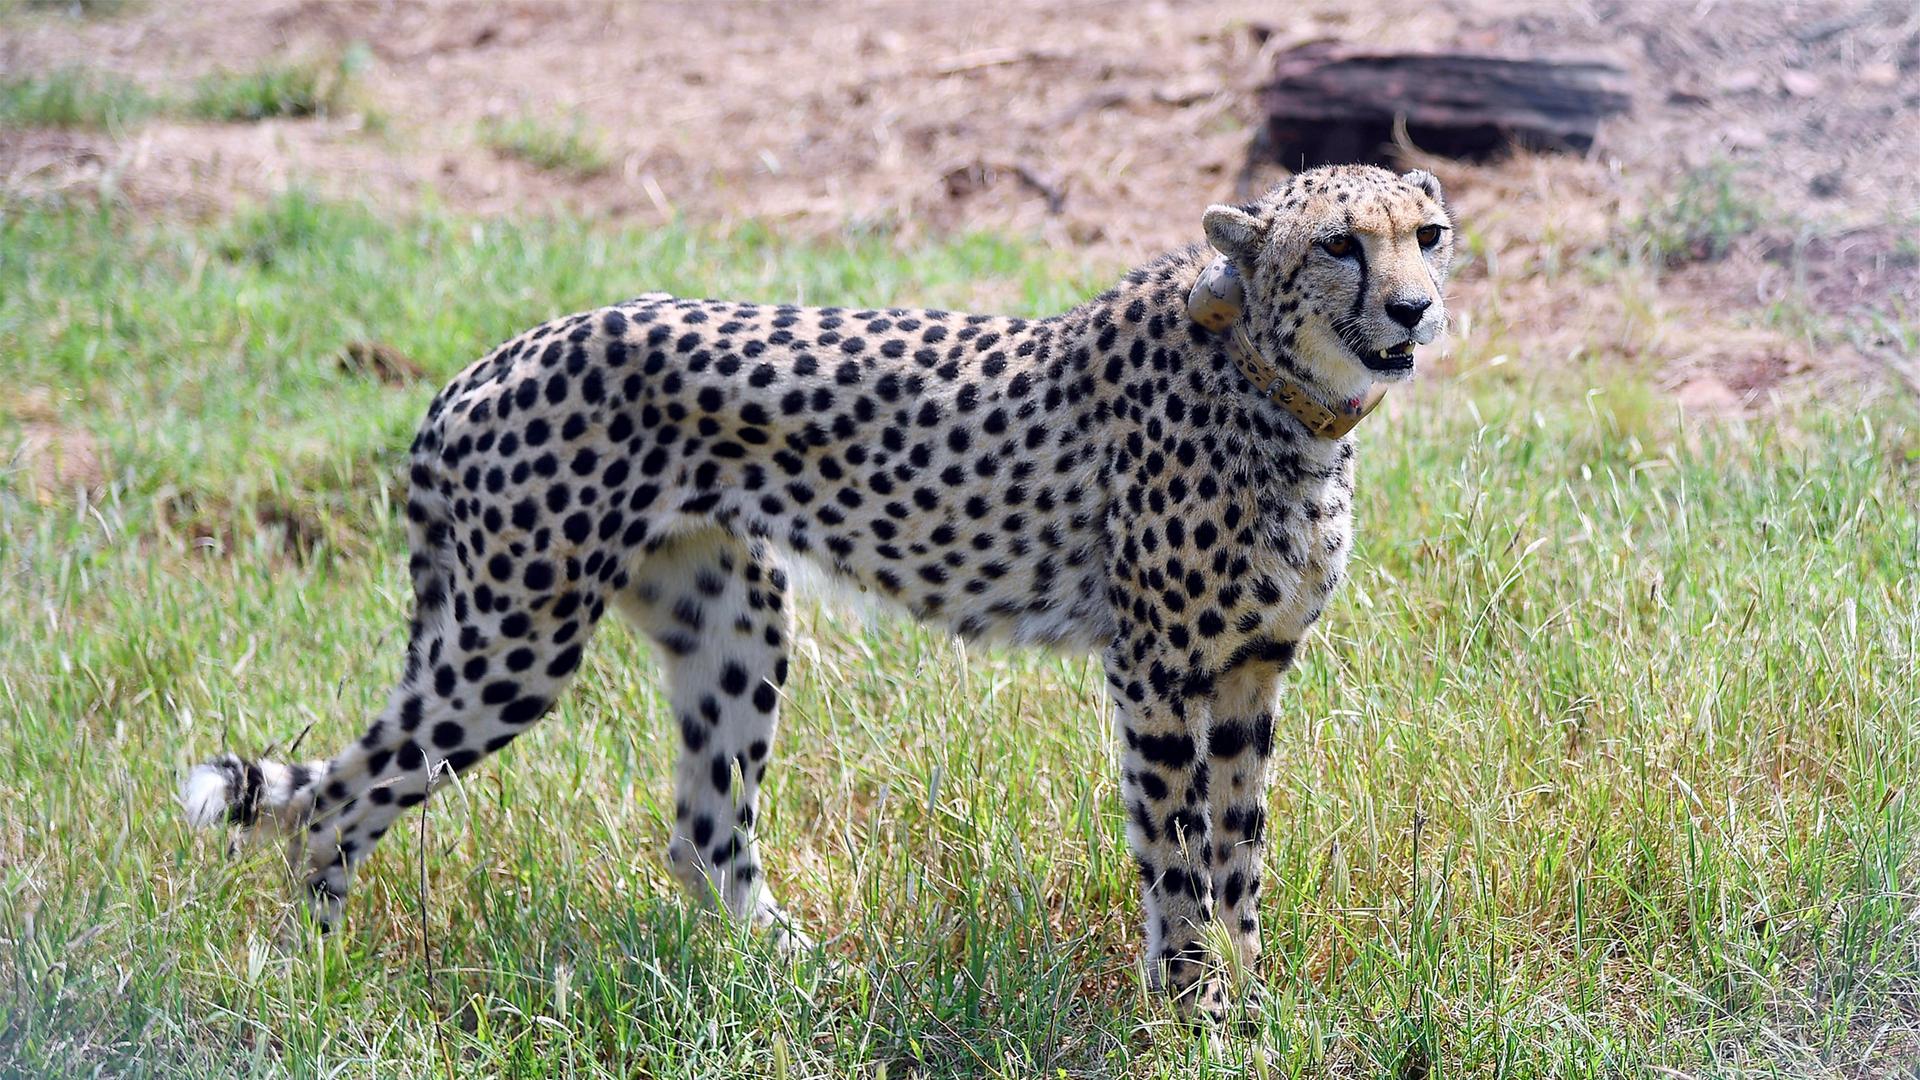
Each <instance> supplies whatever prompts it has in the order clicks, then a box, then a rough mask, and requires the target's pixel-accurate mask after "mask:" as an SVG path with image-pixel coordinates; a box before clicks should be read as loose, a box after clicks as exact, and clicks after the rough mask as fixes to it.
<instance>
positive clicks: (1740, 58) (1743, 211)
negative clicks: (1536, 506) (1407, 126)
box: [0, 0, 1920, 411]
mask: <svg viewBox="0 0 1920 1080" xmlns="http://www.w3.org/2000/svg"><path fill="white" fill-rule="evenodd" d="M4 17H5V18H6V19H7V20H8V21H9V22H11V23H12V25H10V26H7V27H6V28H5V32H4V33H0V79H13V78H21V77H26V76H29V75H32V74H34V73H39V72H46V71H50V70H53V69H57V68H61V67H65V66H71V65H81V66H89V67H95V68H101V69H106V70H110V71H113V72H117V73H120V74H122V75H124V76H127V77H130V78H132V79H133V80H135V81H136V82H138V83H140V84H141V85H143V86H145V87H147V88H148V89H150V90H153V91H155V92H162V93H173V94H176V95H178V94H183V93H185V92H186V91H187V90H188V89H189V88H190V87H191V86H192V84H193V81H194V80H195V79H196V78H197V77H199V76H201V75H203V74H205V73H207V72H209V71H212V70H214V69H216V68H226V69H232V70H246V69H250V68H254V67H258V66H261V65H264V64H268V63H274V62H286V61H300V60H310V59H319V60H322V61H328V60H331V59H332V58H336V57H338V56H340V55H342V54H343V52H344V51H345V50H347V49H348V48H349V47H350V46H352V45H353V44H354V43H361V44H363V45H364V46H365V47H366V48H367V49H368V50H370V51H371V54H372V56H373V57H374V61H375V62H374V63H372V64H371V65H369V66H368V67H367V68H366V69H365V70H364V71H362V72H360V73H359V74H358V75H357V76H356V77H355V80H354V86H353V92H352V95H351V98H350V103H351V104H350V106H349V107H348V108H345V109H342V110H337V111H336V112H335V113H334V114H333V115H329V116H323V117H318V118H311V119H299V120H269V121H264V122H259V123H252V124H208V123H188V122H181V121H176V120H164V119H163V120H156V121H150V122H147V123H145V124H143V125H141V126H138V127H135V128H133V129H131V130H128V131H124V132H93V131H67V130H33V131H18V130H16V131H5V130H0V192H4V193H10V194H13V195H16V196H17V195H22V194H24V195H39V194H45V193H48V192H67V193H83V194H84V193H91V192H96V191H99V190H102V189H103V187H104V188H105V189H108V190H111V191H113V192H115V193H116V194H117V195H118V196H119V197H121V198H124V199H125V200H127V201H129V202H131V203H132V204H133V205H135V206H136V207H139V208H142V209H143V210H145V211H148V212H152V213H156V214H166V215H187V216H196V217H197V216H207V215H213V214H217V213H219V212H221V211H223V210H224V209H225V208H227V207H228V206H230V205H231V204H233V203H234V202H235V201H236V200H248V199H254V198H258V197H260V196H263V195H266V194H270V193H273V192H277V191H280V190H283V189H286V188H288V187H294V186H298V187H304V188H307V189H311V190H317V191H320V192H322V193H327V194H335V195H342V196H351V197H368V196H371V197H373V198H375V199H377V200H378V201H379V202H380V203H382V204H383V205H389V206H402V207H403V206H405V205H407V204H408V203H409V202H412V201H414V200H418V199H421V198H423V197H426V196H428V194H429V193H431V197H432V198H433V199H435V200H436V201H438V202H440V203H442V204H445V205H450V206H452V207H454V208H456V209H459V210H462V211H469V212H475V213H481V214H504V213H526V212H530V211H541V210H546V209H551V208H564V209H567V210H571V211H576V212H588V213H596V214H603V215H606V216H607V217H609V218H612V219H631V220H638V221H642V222H649V221H663V220H667V219H670V218H676V217H677V218H682V219H685V220H688V221H692V222H695V223H699V224H702V225H708V226H713V227H718V228H725V227H726V226H727V225H728V224H730V223H732V222H736V221H741V220H748V219H751V220H755V221H760V222H765V223H770V224H772V225H774V226H775V227H778V228H781V229H782V230H784V231H786V232H788V233H790V234H792V235H796V236H812V235H826V234H832V233H835V232H837V231H840V230H843V229H845V228H848V227H849V226H860V227H874V226H878V227H884V228H888V229H891V230H894V231H895V232H896V233H897V234H898V235H900V236H901V237H902V238H903V240H904V241H906V242H911V241H912V240H914V239H916V238H918V237H921V236H926V235H937V234H941V233H946V232H951V231H954V230H971V229H986V230H994V231H999V232H1009V233H1013V234H1017V235H1031V236H1036V237H1038V238H1040V239H1041V240H1043V241H1044V242H1045V243H1046V244H1048V245H1050V246H1052V247H1053V248H1055V249H1057V250H1059V251H1062V252H1066V253H1069V254H1070V255H1071V256H1073V257H1076V258H1083V259H1085V260H1089V261H1091V262H1094V263H1096V264H1111V265H1112V266H1113V267H1115V268H1116V269H1117V268H1118V267H1120V266H1122V265H1123V264H1125V263H1128V262H1131V261H1134V260H1137V259H1139V258H1141V257H1143V256H1146V255H1148V254H1150V253H1153V252H1155V251H1158V250H1162V249H1165V248H1167V247H1170V246H1175V245H1178V244H1184V243H1189V242H1192V241H1194V240H1197V239H1198V238H1199V230H1198V222H1199V214H1200V210H1201V209H1202V208H1203V207H1204V206H1205V205H1206V204H1207V203H1209V202H1212V201H1218V200H1222V199H1230V198H1234V197H1238V196H1244V195H1246V194H1249V193H1251V192H1253V191H1255V190H1257V189H1258V188H1260V187H1261V186H1262V185H1264V184H1265V183H1268V182H1270V181H1271V180H1273V179H1276V178H1278V177H1279V176H1280V175H1282V173H1281V172H1280V171H1279V170H1278V169H1277V168H1275V167H1272V166H1265V165H1258V164H1249V150H1250V147H1251V146H1252V144H1253V142H1254V137H1255V133H1256V130H1257V127H1258V124H1259V121H1260V117H1259V116H1258V114H1257V107H1256V96H1257V95H1256V93H1255V91H1256V89H1257V87H1258V86H1259V85H1260V83H1261V82H1262V80H1263V78H1264V76H1265V73H1266V71H1267V70H1268V68H1269V67H1270V64H1271V59H1272V56H1273V55H1274V54H1275V53H1276V52H1277V51H1279V50H1283V49H1287V48H1291V47H1294V46H1296V45H1300V44H1304V43H1307V42H1310V41H1316V40H1326V39H1337V40H1344V41H1351V42H1356V43H1363V44H1369V45H1373V46H1382V47H1398V48H1442V47H1459V48H1487V49H1500V50H1512V51H1519V52H1524V53H1529V54H1533V53H1552V52H1556V51H1582V52H1595V51H1598V52H1603V53H1605V54H1607V55H1610V56H1612V57H1614V58H1615V59H1617V60H1619V61H1621V62H1622V63H1624V64H1626V65H1627V66H1628V68H1629V69H1630V70H1631V71H1632V72H1633V73H1634V76H1635V81H1636V84H1637V85H1638V86H1639V87H1640V88H1641V90H1640V93H1639V94H1638V96H1637V99H1636V102H1635V108H1634V111H1633V113H1632V115H1631V116H1629V117H1627V118H1625V119H1622V120H1617V121H1613V122H1610V123H1608V124H1607V125H1605V126H1604V127H1603V129H1602V133H1601V138H1600V141H1599V144H1598V145H1597V146H1596V147H1595V149H1594V151H1593V152H1592V153H1590V154H1588V155H1586V156H1584V157H1572V158H1570V157H1555V156H1544V155H1535V154H1517V155H1515V156H1513V157H1511V158H1509V159H1506V160H1504V161H1501V162H1498V163H1494V164H1489V165H1464V164H1457V163H1452V162H1447V161H1440V160H1431V159H1425V158H1423V157H1422V156H1421V155H1420V154H1419V153H1418V152H1417V150H1413V151H1410V152H1409V154H1408V160H1410V161H1414V162H1418V163H1420V164H1423V165H1425V166H1426V167H1429V168H1432V169H1433V170H1434V171H1436V172H1437V173H1439V174H1440V176H1441V177H1442V179H1443V180H1444V181H1445V182H1446V184H1447V186H1448V191H1449V194H1450V196H1451V198H1452V199H1453V201H1454V203H1455V206H1456V210H1457V213H1458V214H1459V216H1460V217H1462V218H1463V219H1464V221H1465V222H1467V223H1468V224H1469V226H1470V228H1471V229H1472V231H1473V232H1474V233H1475V234H1477V236H1476V251H1475V252H1474V256H1473V258H1472V259H1471V260H1469V262H1468V264H1467V266H1466V267H1465V269H1464V271H1463V273H1462V274H1461V275H1460V277H1459V279H1458V284H1457V289H1456V292H1457V295H1456V296H1455V297H1454V306H1455V308H1456V310H1457V311H1458V312H1459V313H1460V314H1461V316H1462V318H1461V319H1460V325H1459V327H1458V332H1457V334H1456V343H1457V345H1458V346H1459V347H1458V348H1457V349H1456V350H1455V353H1454V355H1455V356H1456V357H1458V358H1460V360H1459V362H1460V363H1465V364H1485V363H1486V362H1487V361H1488V360H1489V359H1498V358H1502V357H1511V358H1512V359H1516V360H1526V361H1529V362H1534V363H1539V362H1558V361H1561V360H1563V359H1569V358H1571V359H1575V360H1582V359H1584V360H1587V361H1599V362H1602V363H1608V364H1611V363H1614V362H1618V363H1619V364H1620V365H1622V367H1621V370H1623V371H1629V372H1632V373H1636V374H1643V375H1644V376H1646V377H1648V378H1651V379H1652V380H1653V381H1654V382H1655V383H1656V384H1657V385H1659V386H1661V387H1663V388H1665V389H1669V390H1674V391H1676V392H1677V393H1678V394H1679V398H1680V400H1681V401H1682V402H1683V404H1686V405H1688V406H1689V407H1691V408H1696V409H1702V410H1707V411H1727V410H1743V409H1752V408H1757V407H1761V406H1763V405H1765V404H1766V403H1767V402H1768V401H1770V400H1772V399H1773V398H1775V397H1776V396H1780V395H1786V396H1795V395H1798V394H1803V393H1806V392H1810V391H1811V392H1824V391H1826V390H1830V389H1832V388H1834V387H1835V386H1845V387H1847V388H1849V389H1850V390H1852V391H1856V392H1861V393H1865V394H1868V395H1872V394H1876V393H1881V392H1900V391H1898V390H1897V389H1894V388H1897V387H1900V386H1901V385H1903V380H1906V381H1907V382H1908V383H1911V384H1913V385H1920V383H1914V382H1913V380H1914V374H1913V371H1912V362H1913V357H1912V356H1911V355H1909V352H1908V350H1909V349H1910V348H1911V346H1909V345H1904V344H1903V343H1902V339H1901V337H1900V335H1899V333H1898V332H1897V327H1899V326H1901V325H1906V326H1911V325H1912V322H1913V320H1914V319H1915V318H1916V316H1915V312H1916V311H1920V265H1917V264H1916V260H1917V259H1920V245H1916V243H1915V238H1914V233H1915V228H1916V223H1917V222H1920V149H1916V147H1920V8H1916V7H1915V6H1913V5H1911V4H1901V3H1862V2H1847V3H1839V2H1827V3H1805V4H1786V3H1765V4H1758V3H1724V2H1722V3H1716V2H1713V0H1701V2H1697V3H1680V2H1678V0H1676V2H1673V3H1661V2H1655V0H1638V2H1636V0H1590V2H1586V3H1569V4H1537V3H1536V4H1527V3H1519V2H1514V0H1474V2H1468V0H1428V2H1419V3H1416V2H1413V0H1380V2H1375V3H1369V4H1364V5H1357V4H1352V3H1349V2H1345V0H1294V2H1290V3H1288V4H1285V5H1265V4H1254V3H1245V2H1235V0H1196V2H1192V3H1179V4H1172V3H1117V2H1103V3H1085V2H1074V3H1055V4H1037V3H1023V4H1008V5H1002V4H961V3H957V2H954V3H948V2H942V3H888V4H877V5H863V4H856V3H850V2H845V0H831V2H817V3H784V4H778V5H759V4H731V3H665V2H661V3H632V4H623V3H607V2H578V3H559V2H522V3H511V4H486V5H480V4H402V3H389V2H372V0H365V2H329V0H279V2H251V3H240V4H232V3H196V4H190V5H189V4H175V3H162V2H153V3H149V4H147V5H145V6H139V7H135V8H134V9H133V10H131V11H129V12H127V13H125V14H123V15H119V16H116V17H112V18H105V19H79V18H73V17H68V16H64V15H58V14H54V15H48V14H22V13H13V14H8V15H6V16H4ZM519 117H532V118H535V119H537V120H539V121H541V122H543V123H549V124H551V125H552V126H553V128H554V129H555V130H566V129H568V128H570V127H572V126H575V125H577V126H578V127H579V128H580V130H582V131H583V132H585V133H587V134H589V135H590V136H591V137H592V138H594V139H597V140H598V141H599V143H600V144H601V145H602V146H603V147H604V149H605V150H606V153H607V157H608V160H609V161H610V162H611V166H610V167H608V168H605V169H602V170H599V171H598V172H587V171H581V172H572V171H569V170H567V169H564V168H562V169H553V170H543V169H540V168H538V167H535V166H533V165H530V164H527V163H525V162H522V161H519V160H515V159H512V158H510V157H507V156H503V155H502V154H500V153H498V152H497V151H495V150H493V149H490V148H489V147H488V146H487V144H486V142H485V141H484V139H483V137H482V131H483V129H484V126H485V125H486V124H487V123H488V122H490V121H495V120H501V119H508V118H519ZM1715 170H1721V171H1723V172H1724V173H1725V174H1726V175H1729V176H1731V177H1732V180H1731V184H1732V187H1731V191H1732V196H1731V200H1732V207H1731V209H1732V210H1733V211H1736V213H1735V214H1734V218H1735V219H1737V221H1736V226H1737V227H1733V228H1730V229H1726V230H1725V235H1724V236H1721V235H1719V234H1718V233H1713V232H1712V229H1713V228H1714V226H1713V223H1712V222H1711V221H1702V222H1696V221H1694V219H1693V218H1691V217H1688V216H1687V215H1688V214H1690V213H1696V214H1697V211H1698V208H1697V207H1695V208H1694V210H1692V211H1689V210H1687V209H1685V208H1684V207H1683V208H1682V209H1680V210H1679V211H1676V210H1675V209H1674V207H1675V206H1676V205H1677V200H1678V199H1679V195H1678V194H1677V193H1678V192H1680V191H1682V190H1684V189H1685V187H1686V184H1687V182H1688V178H1689V177H1699V176H1702V175H1719V173H1716V172H1715ZM1662 220H1666V221H1669V222H1672V221H1677V223H1678V226H1679V227H1680V228H1681V231H1683V232H1684V231H1685V229H1686V228H1690V227H1692V226H1694V225H1696V224H1698V225H1700V226H1701V227H1702V228H1705V229H1707V230H1708V239H1703V240H1700V241H1699V242H1697V243H1692V244H1691V246H1690V245H1689V243H1682V244H1681V245H1680V246H1679V248H1678V249H1677V250H1668V251H1666V252H1665V253H1664V254H1656V257H1653V258H1651V259H1649V258H1647V249H1648V244H1649V243H1650V242H1651V240H1652V239H1653V237H1652V232H1653V230H1651V229H1650V228H1649V227H1648V225H1647V223H1648V222H1649V221H1662ZM1890 327H1892V328H1895V329H1890ZM1909 336H1910V334H1909ZM1442 366H1443V368H1444V366H1445V365H1444V364H1443V365H1442Z"/></svg>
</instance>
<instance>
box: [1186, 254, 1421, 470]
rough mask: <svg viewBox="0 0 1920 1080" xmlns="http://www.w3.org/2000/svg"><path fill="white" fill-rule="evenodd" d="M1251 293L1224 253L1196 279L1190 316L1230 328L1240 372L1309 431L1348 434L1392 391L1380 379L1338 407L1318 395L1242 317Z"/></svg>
mask: <svg viewBox="0 0 1920 1080" xmlns="http://www.w3.org/2000/svg"><path fill="white" fill-rule="evenodd" d="M1246 299H1247V294H1246V287H1245V285H1244V284H1243V283H1242V282H1241V280H1240V271H1239V269H1238V268H1237V267H1235V266H1234V265H1233V261H1232V260H1231V259H1228V258H1227V257H1226V256H1224V255H1222V256H1221V257H1220V258H1218V259H1215V260H1214V261H1213V262H1212V263H1210V264H1209V265H1208V266H1207V268H1206V269H1205V270H1202V271H1201V272H1200V279H1199V280H1198V281H1195V282H1194V283H1193V290H1192V291H1191V292H1189V293H1188V294H1187V316H1188V317H1189V318H1191V319H1192V320H1193V321H1194V322H1196V323H1199V324H1200V325H1201V326H1203V327H1205V328H1207V329H1208V330H1212V331H1214V332H1215V333H1218V332H1220V331H1222V330H1229V328H1230V330H1231V332H1230V333H1229V335H1228V341H1229V342H1230V344H1231V347H1230V348H1229V350H1228V351H1229V352H1231V353H1232V354H1233V362H1234V364H1235V365H1236V366H1237V367H1239V369H1240V374H1242V375H1244V376H1246V379H1247V381H1248V382H1250V383H1252V384H1253V388H1254V389H1255V390H1258V391H1259V392H1260V396H1261V397H1264V398H1266V399H1267V400H1268V401H1271V402H1273V403H1274V404H1275V405H1278V406H1280V407H1281V408H1283V409H1285V410H1287V411H1288V412H1290V413H1292V414H1293V417H1294V419H1296V420H1298V421H1300V423H1301V424H1302V425H1304V426H1305V427H1306V429H1307V430H1308V431H1310V432H1312V433H1313V434H1315V435H1318V436H1319V437H1321V438H1323V439H1340V438H1345V437H1346V434H1347V432H1349V431H1352V430H1353V427H1354V425H1355V424H1358V423H1359V422H1360V421H1362V420H1364V419H1366V418H1367V414H1368V413H1370V412H1372V411H1373V410H1374V408H1375V407H1376V406H1378V405H1379V404H1380V402H1381V400H1382V399H1384V398H1385V397H1386V396H1387V388H1386V385H1385V384H1384V383H1375V384H1374V385H1373V389H1371V390H1368V391H1367V392H1366V394H1365V395H1363V396H1361V397H1357V398H1354V399H1353V400H1352V401H1346V402H1342V403H1341V404H1340V407H1339V408H1337V409H1330V408H1328V407H1327V406H1325V405H1322V404H1320V403H1319V402H1318V401H1316V400H1314V398H1313V395H1311V394H1309V393H1307V390H1306V387H1304V386H1301V385H1300V384H1299V383H1298V382H1296V381H1295V380H1293V379H1291V378H1289V377H1288V376H1287V375H1286V373H1284V372H1283V371H1281V370H1280V367H1279V366H1278V365H1276V364H1275V363H1274V362H1273V361H1271V360H1268V359H1267V358H1266V356H1265V355H1264V354H1262V353H1261V352H1260V349H1259V347H1258V346H1256V345H1255V344H1254V343H1253V336H1252V335H1250V334H1248V333H1247V326H1246V324H1245V323H1243V322H1241V321H1240V311H1241V308H1243V307H1245V306H1246Z"/></svg>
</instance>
